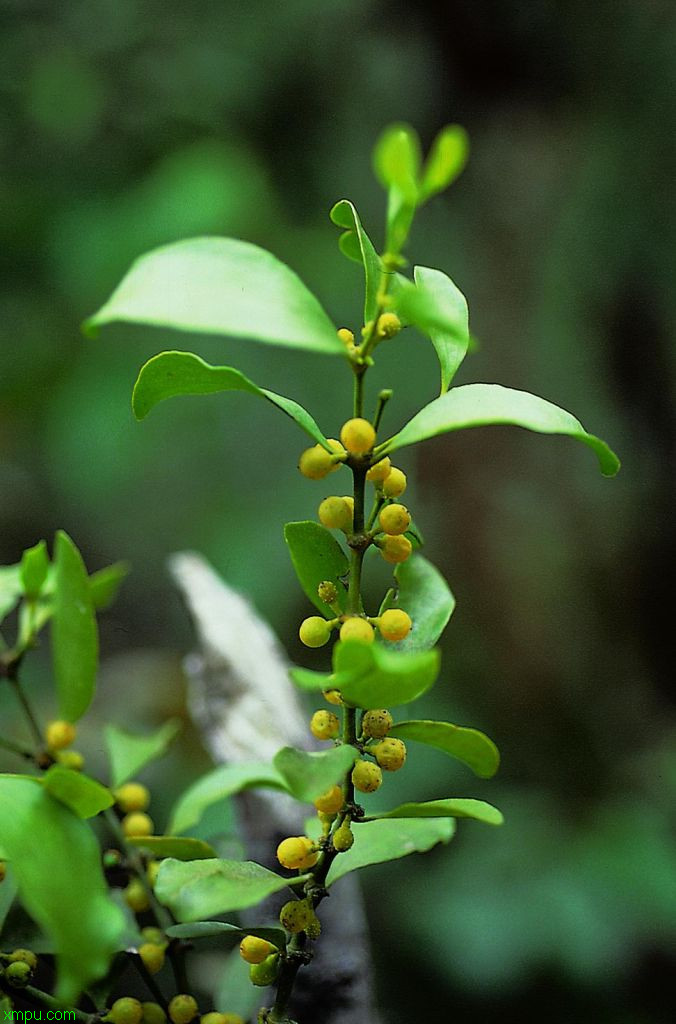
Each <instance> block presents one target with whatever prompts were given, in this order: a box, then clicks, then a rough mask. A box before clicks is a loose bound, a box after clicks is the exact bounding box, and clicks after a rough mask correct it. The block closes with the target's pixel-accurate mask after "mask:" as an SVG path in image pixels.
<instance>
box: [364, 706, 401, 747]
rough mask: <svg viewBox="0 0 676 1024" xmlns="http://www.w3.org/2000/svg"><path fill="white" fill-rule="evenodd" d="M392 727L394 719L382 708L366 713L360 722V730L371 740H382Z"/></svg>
mask: <svg viewBox="0 0 676 1024" xmlns="http://www.w3.org/2000/svg"><path fill="white" fill-rule="evenodd" d="M393 725H394V719H393V718H392V715H391V714H390V713H389V711H386V710H385V709H384V708H382V709H380V710H375V709H374V710H373V711H367V712H366V714H365V715H364V717H363V718H362V720H361V728H362V732H363V733H364V736H369V737H370V738H372V739H376V740H379V739H382V737H383V736H387V734H388V732H389V731H390V729H391V728H392V726H393Z"/></svg>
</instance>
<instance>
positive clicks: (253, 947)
mask: <svg viewBox="0 0 676 1024" xmlns="http://www.w3.org/2000/svg"><path fill="white" fill-rule="evenodd" d="M275 952H276V946H273V945H272V943H271V942H268V941H267V939H260V938H259V937H258V936H257V935H245V936H244V938H243V939H242V941H241V942H240V944H239V955H240V956H241V958H242V960H246V962H247V963H248V964H262V963H263V961H264V960H265V959H266V957H269V956H270V954H271V953H275Z"/></svg>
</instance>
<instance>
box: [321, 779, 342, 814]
mask: <svg viewBox="0 0 676 1024" xmlns="http://www.w3.org/2000/svg"><path fill="white" fill-rule="evenodd" d="M344 799H345V798H344V796H343V791H342V789H341V788H340V786H331V789H327V791H326V793H322V795H321V796H318V797H317V799H316V800H315V801H314V805H315V807H316V808H317V810H318V811H321V813H322V814H337V813H338V811H339V810H340V809H341V807H342V806H343V802H344Z"/></svg>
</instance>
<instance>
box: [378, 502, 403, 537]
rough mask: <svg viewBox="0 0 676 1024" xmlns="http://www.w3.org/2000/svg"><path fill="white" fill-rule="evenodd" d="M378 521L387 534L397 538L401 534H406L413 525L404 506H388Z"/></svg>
mask: <svg viewBox="0 0 676 1024" xmlns="http://www.w3.org/2000/svg"><path fill="white" fill-rule="evenodd" d="M378 521H379V523H380V525H381V527H382V528H383V530H384V531H385V533H387V534H389V536H391V537H396V536H398V535H399V534H400V533H406V531H407V530H408V528H409V526H410V525H411V516H410V514H409V511H408V509H407V508H406V507H405V506H404V505H397V504H394V505H386V506H385V508H384V509H383V510H382V512H381V513H380V515H379V516H378Z"/></svg>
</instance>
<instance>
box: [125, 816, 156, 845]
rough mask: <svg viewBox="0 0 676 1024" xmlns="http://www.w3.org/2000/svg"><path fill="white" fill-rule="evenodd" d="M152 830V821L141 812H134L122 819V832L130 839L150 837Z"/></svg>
mask: <svg viewBox="0 0 676 1024" xmlns="http://www.w3.org/2000/svg"><path fill="white" fill-rule="evenodd" d="M154 828H155V826H154V824H153V819H152V818H150V817H149V816H148V815H147V814H143V812H142V811H134V813H133V814H127V815H126V817H124V818H123V819H122V831H123V832H124V834H125V835H126V836H128V837H129V838H130V839H133V838H137V839H142V838H143V837H144V836H151V835H152V834H153V830H154Z"/></svg>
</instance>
